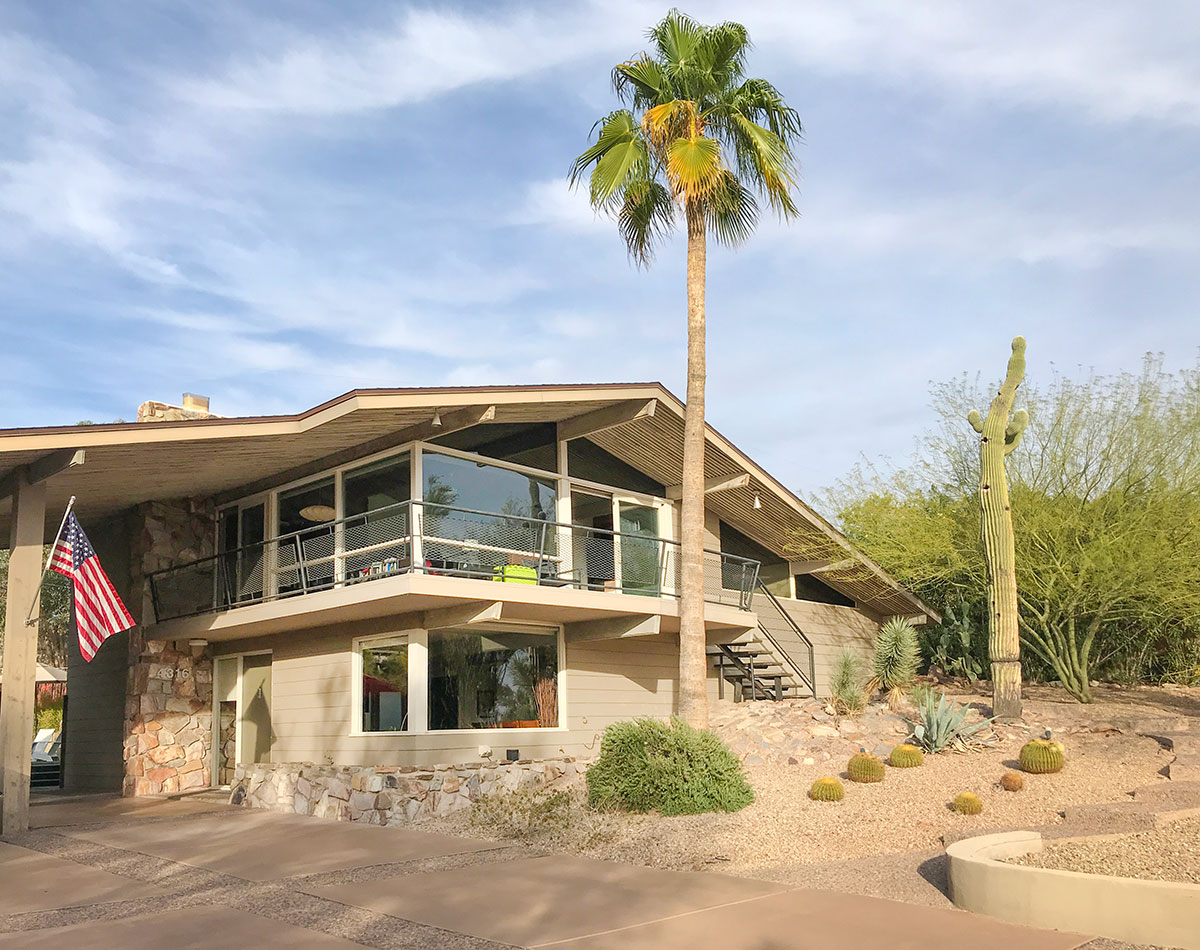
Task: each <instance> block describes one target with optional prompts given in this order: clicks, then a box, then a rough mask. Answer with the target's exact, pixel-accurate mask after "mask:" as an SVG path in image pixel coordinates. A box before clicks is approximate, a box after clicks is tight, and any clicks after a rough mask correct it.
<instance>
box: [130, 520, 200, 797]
mask: <svg viewBox="0 0 1200 950" xmlns="http://www.w3.org/2000/svg"><path fill="white" fill-rule="evenodd" d="M138 515H139V517H140V519H141V522H142V530H141V532H140V534H139V535H138V536H137V537H136V538H135V540H134V545H133V547H134V550H133V552H132V556H133V564H132V571H131V573H132V579H133V590H134V591H135V592H137V591H139V590H141V591H144V596H142V597H141V598H138V597H137V596H136V595H135V596H134V597H133V598H131V600H132V601H133V602H132V603H131V604H130V609H131V610H132V611H133V612H134V614H135V616H137V617H138V619H147V620H148V619H151V618H153V616H154V614H153V605H152V603H151V601H150V596H149V591H148V589H147V588H148V585H147V584H146V581H145V579H146V575H147V574H149V573H150V572H151V571H156V570H159V569H160V568H164V567H168V566H170V565H172V564H178V563H181V562H185V561H189V560H195V559H197V558H200V557H203V556H205V555H206V554H208V553H210V552H211V551H212V549H213V525H214V521H213V508H212V505H211V503H210V502H208V501H207V500H204V499H184V500H179V501H168V502H164V501H156V502H149V503H147V504H144V505H141V506H140V507H139V509H138ZM212 678H213V661H212V649H211V647H209V646H203V647H190V646H188V645H187V644H181V643H173V642H171V641H166V640H148V639H146V636H145V633H144V632H143V628H142V627H141V626H137V627H134V628H133V629H132V630H131V631H130V632H129V678H128V681H127V686H126V693H125V697H126V700H125V750H124V755H125V781H124V787H123V790H124V793H125V794H126V795H154V794H159V793H163V792H179V791H187V790H189V789H196V788H207V787H208V786H209V785H211V784H212V776H211V774H210V771H211V770H210V767H209V763H210V761H211V759H210V757H209V751H210V749H211V747H212V728H213V720H212V691H213V682H212Z"/></svg>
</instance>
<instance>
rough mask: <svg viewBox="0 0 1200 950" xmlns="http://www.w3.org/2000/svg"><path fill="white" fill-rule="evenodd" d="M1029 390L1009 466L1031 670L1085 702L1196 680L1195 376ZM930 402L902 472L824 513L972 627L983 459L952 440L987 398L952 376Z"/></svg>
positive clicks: (1199, 664) (1197, 372)
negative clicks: (1102, 692)
mask: <svg viewBox="0 0 1200 950" xmlns="http://www.w3.org/2000/svg"><path fill="white" fill-rule="evenodd" d="M1023 391H1024V392H1025V401H1026V405H1027V406H1028V407H1029V417H1030V419H1029V423H1028V425H1027V427H1026V429H1025V431H1024V433H1023V435H1022V437H1021V446H1022V448H1021V451H1019V452H1015V453H1013V454H1011V455H1009V456H1008V459H1007V463H1006V467H1007V474H1008V483H1009V490H1010V494H1011V498H1012V516H1013V528H1014V542H1015V544H1014V548H1015V565H1016V582H1017V600H1018V620H1019V625H1020V638H1021V647H1022V660H1023V664H1024V667H1025V673H1026V674H1027V675H1028V674H1030V673H1031V672H1032V673H1033V674H1034V675H1036V676H1040V677H1045V678H1050V679H1055V680H1058V681H1060V682H1061V683H1062V685H1063V686H1064V688H1065V689H1066V690H1067V691H1068V692H1069V693H1071V695H1073V696H1074V697H1075V698H1077V699H1078V700H1080V701H1081V702H1089V701H1090V700H1091V698H1092V687H1091V681H1092V680H1093V679H1101V678H1113V679H1120V680H1122V681H1127V682H1128V681H1136V680H1139V679H1145V678H1154V679H1161V678H1170V679H1177V680H1182V681H1184V682H1197V681H1200V620H1198V618H1200V584H1197V583H1196V578H1197V577H1200V365H1198V366H1197V367H1194V368H1192V369H1189V370H1184V371H1182V372H1180V373H1178V374H1170V373H1166V372H1164V371H1163V368H1162V362H1161V360H1160V359H1158V358H1149V357H1148V358H1147V360H1146V363H1145V365H1144V367H1143V369H1142V371H1141V373H1140V374H1132V373H1129V374H1122V375H1119V376H1115V377H1104V376H1091V377H1087V378H1084V379H1082V380H1069V379H1063V378H1055V379H1053V380H1051V381H1050V382H1049V383H1047V384H1045V385H1043V386H1036V385H1035V386H1030V387H1028V388H1026V389H1023ZM993 392H994V391H993ZM933 397H934V407H935V410H936V411H937V415H938V420H939V421H938V424H937V425H936V426H935V427H934V428H933V429H931V430H930V431H929V432H927V433H926V434H925V436H924V437H923V438H922V440H921V442H920V448H919V450H918V452H917V454H916V456H915V457H914V460H913V462H912V464H911V465H910V466H908V467H905V468H901V469H899V470H897V471H892V472H877V471H876V472H872V471H870V470H861V469H860V470H859V471H858V472H856V473H854V474H853V475H852V476H851V477H850V478H848V479H846V480H845V481H844V482H843V483H842V484H841V485H840V486H839V487H838V488H836V489H835V490H833V491H832V492H831V493H830V494H829V496H828V498H827V503H828V504H829V506H830V507H831V508H832V509H834V510H836V511H837V512H838V517H839V520H840V521H841V523H842V525H843V527H844V528H845V530H846V533H847V534H848V535H849V537H850V538H851V539H852V540H853V541H855V542H856V543H858V544H859V545H861V546H862V547H863V548H865V550H866V551H867V552H868V553H869V554H871V555H872V556H874V557H875V558H876V559H877V560H878V561H879V562H880V563H881V564H882V565H883V566H884V567H885V568H887V569H888V570H889V571H890V572H892V573H893V574H894V575H895V576H896V577H897V578H898V579H899V580H900V581H902V582H903V583H904V584H906V585H907V586H909V587H911V588H912V589H913V590H915V591H916V592H917V593H919V594H920V595H921V596H922V597H923V598H924V599H926V600H927V601H928V602H930V603H931V604H932V605H933V606H935V607H937V608H939V609H941V610H942V611H943V612H946V611H947V610H948V609H954V610H955V611H956V613H958V614H959V616H961V613H960V606H963V605H965V606H966V607H968V608H969V610H968V612H969V613H970V614H971V615H973V616H979V617H982V616H984V614H985V611H986V608H985V606H984V602H985V600H986V593H987V585H988V574H987V570H986V567H985V564H984V559H983V557H982V555H981V551H980V545H979V518H980V508H979V501H978V490H979V484H980V468H981V458H980V455H979V453H978V452H977V451H976V447H975V446H974V444H973V443H972V442H971V441H970V440H967V439H964V438H963V433H962V419H963V417H964V415H966V413H967V410H968V409H969V408H971V407H973V406H975V405H978V404H979V402H980V399H981V398H982V394H981V392H980V387H979V385H978V384H977V383H972V382H971V381H970V380H968V379H966V378H960V379H958V380H955V381H953V382H951V383H948V384H942V385H939V386H936V387H935V388H934V393H933ZM935 632H936V631H935ZM922 635H925V634H922Z"/></svg>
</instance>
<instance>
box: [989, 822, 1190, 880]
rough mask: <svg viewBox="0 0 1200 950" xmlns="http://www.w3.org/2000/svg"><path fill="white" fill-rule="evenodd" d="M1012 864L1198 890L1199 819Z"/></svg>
mask: <svg viewBox="0 0 1200 950" xmlns="http://www.w3.org/2000/svg"><path fill="white" fill-rule="evenodd" d="M1012 863H1013V864H1024V865H1027V866H1029V867H1039V868H1056V869H1058V870H1060V871H1082V872H1083V873H1085V874H1114V875H1117V876H1119V877H1137V878H1142V879H1144V880H1149V881H1184V882H1186V883H1188V884H1200V818H1186V819H1182V820H1180V821H1176V822H1172V823H1171V824H1169V825H1166V826H1164V827H1162V828H1157V829H1155V830H1154V831H1143V832H1140V833H1138V834H1133V835H1125V836H1124V837H1121V838H1107V839H1100V840H1096V841H1064V842H1062V843H1061V844H1049V845H1047V846H1046V848H1045V850H1043V851H1040V852H1038V853H1037V854H1027V855H1025V856H1024V857H1021V858H1014V859H1013V861H1012Z"/></svg>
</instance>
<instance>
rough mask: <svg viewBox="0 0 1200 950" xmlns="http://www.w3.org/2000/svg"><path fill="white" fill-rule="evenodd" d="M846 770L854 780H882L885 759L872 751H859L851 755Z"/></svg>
mask: <svg viewBox="0 0 1200 950" xmlns="http://www.w3.org/2000/svg"><path fill="white" fill-rule="evenodd" d="M846 772H847V773H848V774H849V775H850V781H852V782H882V781H883V775H884V768H883V759H881V758H879V756H877V755H871V753H870V752H859V753H858V754H857V755H852V756H851V757H850V761H849V763H847V765H846Z"/></svg>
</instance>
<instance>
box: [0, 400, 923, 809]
mask: <svg viewBox="0 0 1200 950" xmlns="http://www.w3.org/2000/svg"><path fill="white" fill-rule="evenodd" d="M139 420H140V421H139V422H137V423H121V424H112V425H92V426H71V427H61V428H39V429H10V430H5V431H0V480H2V482H0V485H2V486H3V487H2V488H0V491H3V493H4V494H5V495H6V496H7V497H6V498H4V500H2V501H0V531H3V532H5V534H4V536H7V529H8V528H9V525H10V522H12V521H13V520H14V517H13V514H12V512H13V510H14V498H15V499H16V505H17V506H21V505H24V506H25V509H24V510H25V515H23V516H22V517H23V518H24V523H26V524H29V523H31V520H30V519H34V520H36V517H35V515H31V514H30V513H29V511H30V509H29V506H30V505H34V506H36V505H38V504H41V502H40V500H39V499H40V497H41V495H42V494H44V496H45V502H44V512H43V513H42V520H43V521H44V523H45V536H44V538H43V539H42V540H43V541H45V542H48V541H49V540H50V539H51V538H52V536H53V532H54V529H55V527H56V525H57V523H58V519H59V517H60V516H61V512H62V511H63V508H64V506H65V505H66V503H67V500H68V498H69V497H70V496H72V495H74V496H76V497H77V499H78V501H77V504H76V511H77V513H78V515H79V518H80V520H81V522H82V523H83V525H84V527H85V529H86V530H87V532H88V534H89V536H90V538H91V541H92V543H93V546H94V547H95V548H96V550H97V552H98V554H99V555H100V558H101V561H102V563H103V564H104V566H105V568H106V570H107V571H108V573H109V575H110V577H111V578H112V579H113V582H114V583H115V585H116V586H117V588H118V590H119V591H120V592H121V594H122V595H123V597H124V599H125V601H126V603H127V604H128V606H129V608H130V611H131V612H132V614H133V615H134V617H135V618H136V619H137V620H138V621H139V625H138V626H136V627H135V628H133V629H132V630H131V631H129V632H128V633H126V634H122V635H120V636H118V637H115V638H113V639H112V640H110V641H109V642H107V643H106V644H105V645H104V646H103V647H102V648H101V650H100V651H99V653H98V655H97V656H96V658H95V660H94V661H93V662H91V663H90V664H87V663H84V662H83V661H82V659H81V657H80V656H79V654H78V651H77V647H76V648H75V650H74V652H73V653H72V655H71V657H70V662H69V675H68V681H69V683H70V691H71V703H70V705H69V710H68V720H67V723H66V736H67V749H68V754H67V756H66V763H67V764H66V776H65V784H66V785H67V787H68V788H73V789H78V790H86V789H94V790H103V789H109V790H115V789H121V788H123V789H124V790H125V792H126V793H127V794H145V793H155V792H161V791H167V792H171V791H176V790H189V789H194V788H203V787H207V786H210V785H224V784H227V783H228V782H229V780H230V778H231V776H232V773H233V770H234V768H235V767H236V766H237V765H238V764H247V763H256V762H258V763H266V762H274V763H290V762H313V763H332V764H336V765H346V766H429V765H433V764H435V763H445V762H463V761H466V760H470V759H478V758H479V757H480V756H481V755H483V756H492V757H494V759H495V760H504V759H506V758H507V759H514V758H519V759H521V760H527V759H535V760H536V759H539V758H544V757H553V756H560V755H576V754H587V753H588V752H589V751H594V750H595V748H596V743H597V739H598V737H599V734H600V733H601V732H602V731H603V729H604V727H605V726H606V725H608V724H609V723H611V722H614V721H618V720H621V719H627V718H630V717H634V716H667V715H669V714H671V713H672V711H673V710H674V709H675V708H676V693H677V666H678V630H679V603H678V596H677V594H678V588H679V545H678V544H677V543H676V541H675V540H674V539H675V538H676V537H678V498H679V494H680V493H679V485H678V482H679V478H680V472H681V466H682V438H683V405H682V403H681V402H680V400H678V399H677V398H676V397H675V396H673V395H672V394H671V393H670V392H668V391H667V390H666V389H665V388H663V387H662V386H661V385H659V384H656V383H642V384H612V385H562V386H520V387H518V386H499V387H472V388H439V389H386V390H383V389H374V390H356V391H353V392H349V393H346V394H345V395H342V396H339V397H337V398H336V399H332V400H330V401H329V402H326V403H323V404H321V405H319V406H315V407H313V408H312V409H309V410H307V411H305V412H301V413H299V414H297V415H287V416H259V417H239V418H222V417H218V416H215V415H213V414H211V413H210V412H209V411H208V404H207V400H204V399H202V398H199V397H185V399H184V404H183V405H182V406H178V407H175V406H169V405H166V404H162V403H147V404H144V405H143V406H142V408H141V410H140V412H139ZM80 462H82V464H79V463H80ZM705 464H706V474H707V476H708V477H707V482H706V489H707V491H706V510H707V514H706V534H707V548H708V550H707V551H706V553H705V600H706V606H705V621H706V627H707V638H708V644H709V653H710V656H711V660H712V663H711V669H710V679H709V689H710V696H711V698H712V700H713V701H714V702H720V701H727V702H728V701H734V700H741V699H747V700H749V699H754V700H761V701H772V700H776V699H779V698H784V697H798V696H806V695H811V694H813V693H814V692H815V693H816V694H817V695H822V694H823V693H824V692H825V690H826V689H827V686H828V682H829V677H830V669H831V665H832V663H833V661H834V659H835V658H836V656H837V655H838V654H839V653H840V652H841V651H842V650H843V649H844V648H845V647H851V648H853V649H858V650H863V651H867V650H869V649H870V645H871V643H872V640H873V637H874V634H875V632H876V630H877V629H878V625H879V623H880V622H881V621H882V620H884V619H886V618H888V617H891V616H896V615H901V616H906V617H912V618H914V620H916V621H917V622H924V621H925V620H926V619H928V618H935V617H936V615H935V614H934V613H933V611H932V610H931V609H930V608H929V607H927V606H926V605H925V604H924V603H922V602H921V601H920V600H919V599H918V598H917V597H916V596H914V595H913V594H912V593H910V592H908V591H906V590H904V589H903V588H902V587H901V586H900V585H899V584H897V583H896V582H895V581H894V580H893V579H891V578H890V577H888V576H887V575H886V574H885V573H884V572H883V571H882V570H881V569H880V568H879V567H878V566H877V565H876V564H874V563H872V562H871V561H870V560H869V559H868V558H867V557H865V556H864V555H863V554H862V553H861V552H859V551H857V550H855V549H854V548H853V547H852V546H851V545H850V543H849V542H848V541H847V540H846V539H845V538H844V537H842V536H841V535H840V534H839V533H838V532H837V531H836V530H835V529H834V528H833V527H832V526H831V525H829V524H828V523H827V522H826V521H824V520H823V519H822V518H821V517H820V516H819V515H817V514H816V513H815V512H814V511H812V510H811V509H810V508H809V507H807V506H806V505H805V504H804V503H803V502H802V501H801V500H800V499H799V498H797V497H796V496H795V495H794V494H792V493H791V492H790V491H788V490H787V489H786V488H785V487H784V486H783V485H782V484H780V483H779V482H778V481H777V480H776V479H775V478H773V477H772V476H771V475H769V474H768V473H767V472H765V471H764V470H763V469H762V468H761V467H760V466H758V465H757V464H756V463H755V462H754V461H753V460H751V459H750V458H749V457H747V456H746V455H745V454H744V453H743V452H741V451H740V450H738V449H737V448H736V447H735V446H734V445H733V444H732V443H731V442H730V441H729V440H728V439H726V438H725V437H724V436H722V435H721V434H720V433H718V432H716V431H715V430H713V429H711V428H709V429H708V431H707V446H706V463H705ZM22 473H23V474H22ZM35 475H36V476H37V478H40V479H42V480H41V481H40V482H39V486H40V487H39V488H38V491H36V492H35V491H33V490H31V489H30V488H29V487H28V486H29V485H30V484H31V483H33V482H34V481H36V480H37V479H36V478H35V477H34V476H35ZM6 476H7V477H6ZM18 476H19V477H18ZM22 486H25V487H24V488H22ZM22 490H24V491H25V492H26V496H25V501H21V500H20V499H21V491H22ZM23 530H25V531H26V534H27V535H28V532H29V530H30V529H28V528H25V529H23ZM17 533H20V532H17ZM27 543H28V542H27ZM797 552H801V553H799V554H798V553H797ZM71 639H72V641H73V640H74V638H71Z"/></svg>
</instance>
